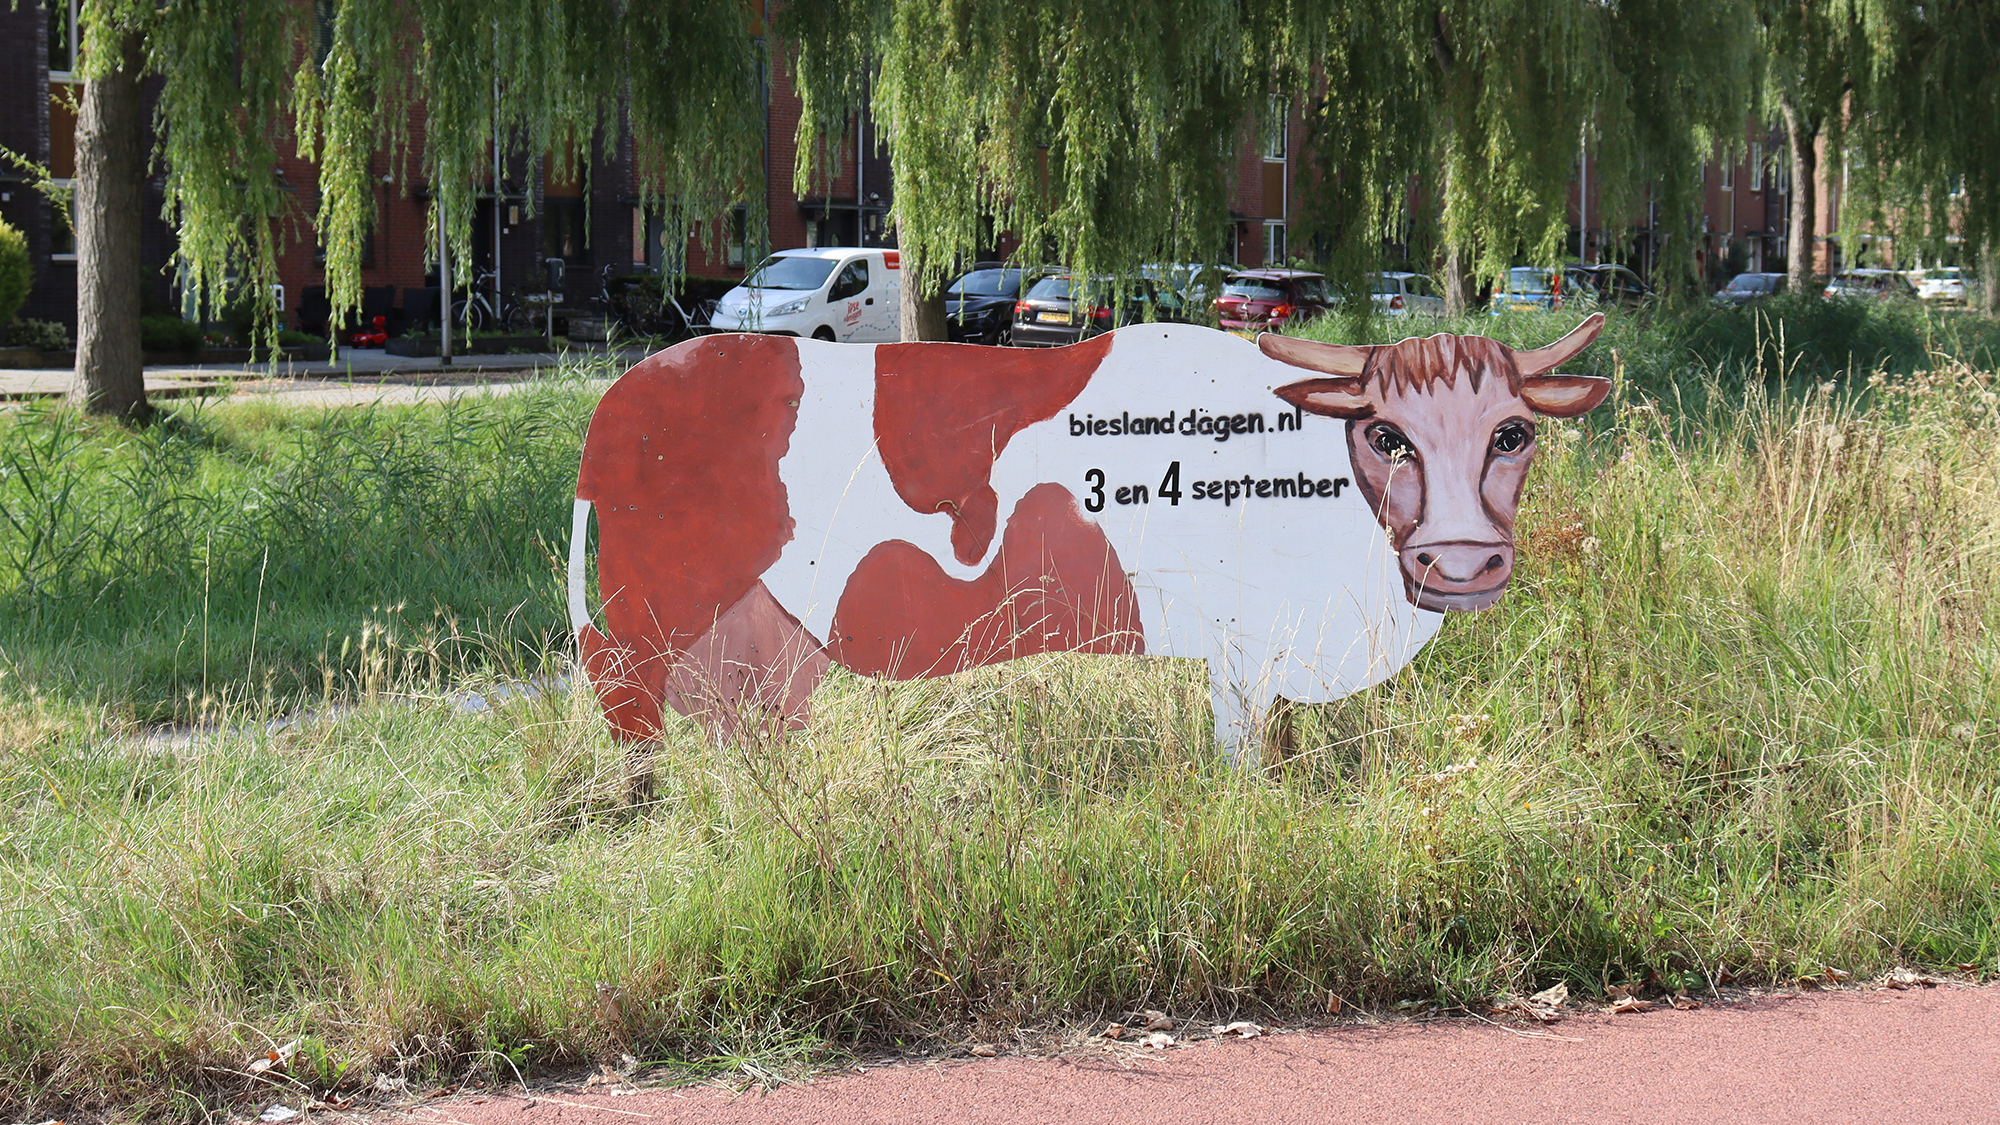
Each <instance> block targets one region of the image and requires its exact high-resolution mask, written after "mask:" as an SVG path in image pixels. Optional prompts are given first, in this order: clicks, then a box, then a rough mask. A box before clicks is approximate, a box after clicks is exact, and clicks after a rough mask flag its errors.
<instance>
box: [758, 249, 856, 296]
mask: <svg viewBox="0 0 2000 1125" xmlns="http://www.w3.org/2000/svg"><path fill="white" fill-rule="evenodd" d="M839 264H840V263H839V262H838V261H837V260H835V259H833V258H804V257H792V256H787V255H783V254H773V255H771V256H770V257H768V258H766V259H764V264H763V265H761V266H758V267H757V271H756V272H755V273H752V274H751V275H750V276H749V277H746V278H744V279H743V285H744V287H745V288H749V289H818V288H819V287H820V286H821V285H822V284H824V283H825V282H826V279H827V275H828V274H831V273H832V272H833V267H835V266H837V265H839Z"/></svg>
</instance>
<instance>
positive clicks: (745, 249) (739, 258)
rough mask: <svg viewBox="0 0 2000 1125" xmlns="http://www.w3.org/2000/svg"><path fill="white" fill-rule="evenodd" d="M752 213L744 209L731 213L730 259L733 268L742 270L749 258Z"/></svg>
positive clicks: (740, 208) (733, 210) (739, 208)
mask: <svg viewBox="0 0 2000 1125" xmlns="http://www.w3.org/2000/svg"><path fill="white" fill-rule="evenodd" d="M749 245H750V213H749V211H747V210H746V209H744V208H742V207H736V208H733V209H731V210H730V212H729V258H728V263H729V265H730V266H731V268H734V269H739V270H740V269H742V268H743V266H744V264H745V259H746V258H747V257H748V256H749Z"/></svg>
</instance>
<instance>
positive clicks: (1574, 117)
mask: <svg viewBox="0 0 2000 1125" xmlns="http://www.w3.org/2000/svg"><path fill="white" fill-rule="evenodd" d="M1749 14H1750V13H1749V9H1748V6H1747V5H1746V4H1743V3H1737V2H1735V0H1709V2H1706V3H1692V4H1690V3H1681V2H1677V0H1623V2H1620V3H1615V4H1608V3H1600V2H1597V0H1554V2H1551V3H1544V4H1533V5H1526V4H1509V3H1495V2H1488V0H1455V2H1450V3H1436V2H1422V0H1377V3H1376V4H1374V5H1373V6H1369V5H1350V4H1330V5H1327V6H1326V11H1325V12H1324V14H1323V15H1322V16H1321V17H1320V18H1319V19H1318V20H1317V21H1316V22H1315V23H1314V24H1313V25H1312V26H1310V27H1309V28H1308V29H1307V30H1308V31H1310V32H1312V33H1313V34H1314V36H1316V37H1307V38H1305V39H1303V40H1302V41H1301V45H1302V46H1303V47H1305V48H1306V51H1305V53H1304V57H1302V58H1297V59H1294V60H1289V61H1290V75H1289V77H1290V78H1291V81H1292V82H1293V83H1294V84H1295V87H1294V88H1295V89H1300V90H1301V92H1304V93H1309V95H1310V97H1311V102H1310V104H1311V105H1312V107H1313V111H1312V112H1311V113H1310V114H1308V118H1307V119H1308V123H1309V126H1310V129H1311V136H1310V140H1309V144H1308V145H1307V152H1308V153H1309V154H1311V156H1312V157H1313V158H1314V159H1315V160H1316V161H1317V162H1318V163H1319V167H1318V168H1317V169H1316V172H1317V174H1316V175H1315V176H1314V177H1313V180H1312V184H1313V187H1314V191H1313V193H1312V194H1311V196H1310V197H1309V198H1310V199H1311V200H1312V202H1313V204H1314V207H1315V211H1316V218H1317V221H1318V223H1319V225H1320V226H1321V227H1322V228H1323V229H1325V230H1328V231H1331V232H1335V234H1336V237H1334V238H1333V239H1332V240H1331V241H1332V245H1333V246H1334V248H1335V251H1336V254H1337V255H1342V256H1345V257H1346V258H1348V259H1349V262H1348V263H1347V270H1348V271H1351V270H1352V269H1354V268H1357V267H1359V266H1361V265H1363V264H1364V263H1366V262H1367V261H1368V260H1369V259H1371V258H1372V257H1373V256H1374V255H1375V253H1376V244H1377V242H1378V240H1379V239H1380V238H1382V237H1386V236H1388V235H1389V234H1390V232H1391V231H1393V230H1394V229H1395V228H1396V226H1397V224H1398V223H1399V222H1401V221H1403V220H1404V218H1405V211H1406V207H1407V206H1408V202H1409V199H1410V197H1411V196H1412V195H1415V196H1416V197H1417V199H1418V201H1419V202H1420V204H1421V206H1420V207H1418V208H1416V209H1415V210H1416V215H1415V219H1416V222H1415V226H1416V227H1417V228H1418V230H1417V232H1416V233H1417V234H1418V235H1419V240H1420V241H1428V242H1430V243H1432V244H1434V245H1436V246H1438V247H1439V248H1440V250H1441V256H1442V258H1443V265H1444V275H1445V276H1444V281H1445V292H1446V300H1447V303H1448V306H1449V307H1450V308H1451V311H1453V312H1462V311H1463V310H1464V309H1465V307H1466V306H1467V304H1468V302H1469V298H1470V292H1471V289H1472V287H1473V285H1474V283H1475V281H1477V280H1478V279H1482V278H1483V279H1486V280H1490V281H1497V280H1499V279H1500V278H1501V277H1502V276H1503V275H1504V274H1505V272H1506V270H1507V269H1508V267H1510V266H1511V265H1513V264H1514V263H1515V262H1517V261H1521V260H1526V261H1530V262H1536V263H1541V264H1554V263H1555V262H1557V261H1559V260H1561V259H1562V258H1563V257H1564V256H1565V254H1566V253H1567V245H1568V243H1567V235H1568V232H1569V216H1570V213H1571V212H1570V209H1569V206H1570V187H1571V184H1572V182H1573V181H1574V179H1575V178H1576V175H1577V169H1578V162H1579V159H1580V158H1581V153H1583V152H1584V151H1588V152H1589V154H1590V157H1591V159H1592V162H1593V172H1594V178H1595V180H1596V183H1595V185H1594V186H1595V187H1596V189H1597V195H1598V199H1599V204H1598V210H1599V213H1600V214H1603V215H1607V216H1612V217H1613V221H1612V222H1611V223H1607V224H1606V225H1616V224H1617V223H1621V222H1626V221H1629V220H1630V219H1631V218H1633V217H1635V216H1636V215H1637V214H1638V209H1639V207H1640V206H1641V201H1642V198H1643V197H1644V196H1646V195H1647V194H1649V193H1650V195H1651V204H1652V205H1653V206H1655V207H1656V208H1657V209H1658V212H1659V214H1660V215H1661V216H1662V217H1664V218H1665V219H1666V221H1667V224H1668V230H1669V231H1672V230H1673V229H1674V228H1675V226H1677V225H1678V226H1680V227H1682V228H1684V229H1691V223H1692V219H1693V216H1694V215H1695V214H1696V212H1697V209H1698V207H1699V204H1700V196H1699V192H1700V179H1699V171H1698V170H1699V167H1700V161H1701V159H1702V158H1703V157H1704V156H1705V155H1707V154H1708V152H1709V151H1710V150H1711V149H1712V147H1713V146H1714V145H1715V144H1716V143H1717V142H1718V141H1723V142H1725V143H1740V142H1739V138H1740V136H1741V133H1742V129H1743V126H1744V123H1745V121H1746V111H1747V108H1748V104H1749V102H1750V100H1751V95H1752V93H1753V87H1754V80H1755V74H1756V69H1755V65H1754V61H1753V59H1752V54H1751V47H1750V38H1749V33H1750V22H1749ZM1308 83H1310V84H1311V85H1310V86H1308V85H1307V84H1308ZM1409 184H1414V185H1415V187H1414V190H1410V189H1407V188H1406V187H1405V185H1409ZM1339 232H1351V234H1350V235H1349V236H1348V237H1338V234H1339ZM1354 235H1359V236H1360V237H1354ZM1425 235H1427V236H1428V237H1427V238H1426V237H1422V236H1425ZM1693 246H1694V243H1693V240H1692V239H1691V238H1689V237H1686V236H1683V237H1681V238H1679V239H1674V238H1672V237H1671V236H1669V237H1668V238H1667V239H1666V240H1665V244H1664V246H1662V247H1660V248H1659V249H1658V251H1657V252H1659V253H1660V254H1661V255H1662V258H1661V265H1662V266H1663V267H1664V269H1663V273H1664V275H1665V276H1668V277H1676V276H1680V275H1683V274H1684V273H1685V272H1686V265H1685V263H1687V262H1689V261H1691V260H1692V252H1693Z"/></svg>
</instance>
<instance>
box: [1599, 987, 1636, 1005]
mask: <svg viewBox="0 0 2000 1125" xmlns="http://www.w3.org/2000/svg"><path fill="white" fill-rule="evenodd" d="M1604 994H1605V995H1606V996H1609V997H1611V999H1612V1001H1613V1002H1616V1001H1619V1000H1630V999H1631V998H1632V990H1631V989H1629V988H1626V987H1625V986H1624V985H1622V984H1607V985H1605V986H1604Z"/></svg>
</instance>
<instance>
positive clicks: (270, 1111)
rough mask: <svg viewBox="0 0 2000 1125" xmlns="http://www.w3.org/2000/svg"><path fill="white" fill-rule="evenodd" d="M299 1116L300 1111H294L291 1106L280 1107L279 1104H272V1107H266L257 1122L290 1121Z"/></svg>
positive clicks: (258, 1116)
mask: <svg viewBox="0 0 2000 1125" xmlns="http://www.w3.org/2000/svg"><path fill="white" fill-rule="evenodd" d="M298 1115H299V1111H298V1110H296V1109H293V1108H292V1107H291V1106H288V1105H279V1104H278V1103H277V1102H272V1103H271V1104H270V1105H267V1106H265V1107H264V1112H262V1113H260V1114H258V1115H257V1120H259V1121H265V1122H270V1121H290V1120H291V1119H292V1118H294V1117H297V1116H298Z"/></svg>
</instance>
